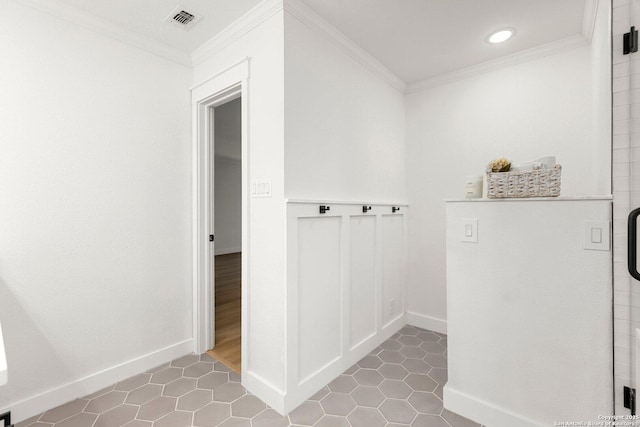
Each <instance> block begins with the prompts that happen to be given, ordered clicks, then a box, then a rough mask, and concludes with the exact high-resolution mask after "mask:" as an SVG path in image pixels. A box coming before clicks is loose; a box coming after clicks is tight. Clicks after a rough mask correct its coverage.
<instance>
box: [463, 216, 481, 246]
mask: <svg viewBox="0 0 640 427" xmlns="http://www.w3.org/2000/svg"><path fill="white" fill-rule="evenodd" d="M460 241H461V242H466V243H478V218H460Z"/></svg>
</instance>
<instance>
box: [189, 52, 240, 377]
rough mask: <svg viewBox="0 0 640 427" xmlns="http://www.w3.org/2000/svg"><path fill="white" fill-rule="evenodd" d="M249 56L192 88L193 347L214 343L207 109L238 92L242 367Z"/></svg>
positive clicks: (210, 154)
mask: <svg viewBox="0 0 640 427" xmlns="http://www.w3.org/2000/svg"><path fill="white" fill-rule="evenodd" d="M248 79H249V59H248V58H245V59H243V60H242V61H239V62H237V63H235V64H232V65H231V66H229V67H227V68H226V69H224V70H222V71H220V72H219V73H216V74H214V75H212V76H211V77H209V78H208V79H206V80H204V81H203V82H201V83H199V84H197V85H196V86H194V87H192V88H191V99H192V115H193V128H192V131H193V147H192V149H193V153H192V154H193V196H192V197H193V218H192V220H193V227H192V234H193V236H192V237H193V337H194V352H195V353H196V354H200V353H204V352H205V351H207V350H209V349H211V348H212V347H213V345H214V332H215V328H214V292H213V280H214V275H213V274H212V272H213V257H214V253H213V245H212V244H211V243H210V242H209V234H213V230H210V224H211V223H212V218H213V212H212V207H213V201H212V200H210V195H213V189H212V188H211V182H212V180H211V177H212V174H213V152H212V151H213V150H211V147H210V140H211V139H212V135H213V132H212V128H213V123H212V122H211V118H212V117H213V114H210V109H211V108H212V107H216V106H218V105H221V104H224V103H226V102H229V101H231V100H233V99H235V98H238V97H241V98H242V101H241V104H242V107H241V122H242V124H241V126H242V148H241V153H242V161H241V165H242V267H241V274H242V288H241V292H242V316H241V322H242V328H241V334H242V338H241V346H242V355H241V356H242V369H241V371H242V372H244V366H245V365H246V363H245V361H246V360H247V359H246V353H247V345H246V344H247V342H248V336H249V335H248V321H247V320H248V314H249V313H248V310H247V308H248V304H247V301H248V298H246V290H247V289H248V283H249V274H248V273H249V269H248V265H249V244H248V243H249V237H248V236H249V191H248V189H249V131H248V130H249V126H248V111H249V97H248V87H247V83H248Z"/></svg>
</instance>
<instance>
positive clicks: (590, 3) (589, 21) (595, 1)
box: [582, 0, 600, 44]
mask: <svg viewBox="0 0 640 427" xmlns="http://www.w3.org/2000/svg"><path fill="white" fill-rule="evenodd" d="M599 3H600V0H587V1H586V2H585V4H584V15H583V17H582V35H583V36H584V38H585V39H586V40H587V42H589V44H591V40H593V33H594V32H595V30H596V19H597V17H598V5H599Z"/></svg>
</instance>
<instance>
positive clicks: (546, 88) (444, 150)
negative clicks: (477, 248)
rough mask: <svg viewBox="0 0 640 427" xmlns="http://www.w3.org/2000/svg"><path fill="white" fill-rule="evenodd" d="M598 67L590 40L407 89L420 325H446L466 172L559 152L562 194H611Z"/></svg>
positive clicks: (415, 302)
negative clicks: (454, 219) (448, 225)
mask: <svg viewBox="0 0 640 427" xmlns="http://www.w3.org/2000/svg"><path fill="white" fill-rule="evenodd" d="M591 64H592V57H591V48H590V47H588V46H586V47H582V48H577V49H573V50H570V51H567V52H564V53H560V54H556V55H553V56H547V57H544V58H541V59H537V60H534V61H530V62H526V63H522V64H519V65H515V66H511V67H508V68H504V69H499V70H496V71H493V72H488V73H486V74H482V75H478V76H475V77H471V78H468V79H465V80H460V81H457V82H453V83H450V84H446V85H442V86H438V87H434V88H431V89H427V90H424V91H421V92H417V93H412V94H409V95H408V96H407V156H406V159H407V171H408V174H407V191H408V194H409V204H410V206H411V214H410V216H409V230H410V235H409V236H410V237H409V268H408V280H409V307H408V310H409V311H410V312H412V313H414V314H415V316H413V315H412V317H413V318H414V319H418V320H419V321H420V322H421V323H420V324H422V325H435V326H434V327H438V326H439V327H440V328H442V329H443V330H444V326H445V324H444V321H445V320H446V309H445V289H446V285H445V282H446V277H445V228H444V224H445V221H444V200H445V199H447V198H460V197H463V187H464V176H465V175H481V174H482V173H483V172H484V168H485V166H486V164H487V163H488V162H489V161H491V160H492V159H494V158H496V157H500V156H506V157H508V158H510V159H512V160H513V161H514V162H515V163H519V162H524V161H527V160H533V159H536V158H538V157H543V156H547V155H554V156H556V157H557V161H558V162H559V163H560V164H562V166H563V171H562V195H565V196H568V195H593V194H602V193H605V194H607V193H609V190H608V188H609V187H608V182H609V178H607V177H608V175H609V174H610V167H609V156H608V155H606V151H607V150H608V148H607V147H608V146H609V141H608V139H606V138H604V137H602V136H601V135H602V132H600V133H598V138H600V139H598V140H597V141H599V143H598V142H597V141H596V140H593V139H592V134H593V133H594V125H593V124H592V123H593V121H597V120H599V115H598V114H599V109H597V108H594V106H593V102H594V98H593V95H592V84H593V80H592V72H591ZM594 112H595V113H598V114H595V113H594ZM605 127H606V125H604V126H603V127H602V128H601V129H605ZM600 144H602V145H600ZM601 153H605V154H601ZM599 155H601V156H602V157H598V156H599ZM594 171H598V174H599V175H598V177H597V179H593V178H592V176H593V174H594Z"/></svg>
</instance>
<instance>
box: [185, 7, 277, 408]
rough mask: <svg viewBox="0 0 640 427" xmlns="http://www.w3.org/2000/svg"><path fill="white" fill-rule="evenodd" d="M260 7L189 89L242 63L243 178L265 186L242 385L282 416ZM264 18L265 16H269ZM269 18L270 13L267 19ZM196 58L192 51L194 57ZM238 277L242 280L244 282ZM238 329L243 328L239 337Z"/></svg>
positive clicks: (273, 167)
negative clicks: (245, 64)
mask: <svg viewBox="0 0 640 427" xmlns="http://www.w3.org/2000/svg"><path fill="white" fill-rule="evenodd" d="M271 3H273V7H272V6H271V4H265V7H268V8H269V9H268V13H267V14H266V15H265V18H264V19H262V20H261V21H260V24H259V25H255V26H252V27H251V30H250V31H248V32H240V34H241V35H240V36H239V37H237V38H235V39H234V41H233V42H231V43H227V44H225V45H224V46H221V47H220V48H219V49H217V50H215V52H214V53H213V54H212V55H211V56H209V57H208V59H206V60H205V61H204V62H201V63H199V64H198V65H196V67H195V68H194V70H193V71H194V84H199V83H202V82H204V81H206V80H207V79H209V78H211V77H213V76H215V75H217V74H219V73H221V72H223V71H224V70H225V69H227V68H228V67H230V66H231V65H233V64H236V63H238V61H241V60H243V59H245V58H247V57H248V58H249V61H250V65H249V79H248V85H249V87H248V88H247V89H248V97H247V98H243V99H242V102H243V103H246V105H247V108H248V116H249V117H248V126H249V130H248V144H249V153H248V162H249V177H250V179H251V180H254V179H270V180H271V193H272V197H271V198H251V199H249V207H248V208H249V230H247V232H248V233H249V251H248V254H247V255H248V258H247V259H248V264H249V273H248V278H247V285H248V289H247V293H246V294H244V297H245V298H248V301H247V302H248V307H249V313H248V325H247V326H246V327H247V329H246V330H247V333H248V337H245V338H246V339H247V340H248V343H247V347H248V353H247V358H246V359H245V360H243V372H242V376H243V378H242V380H243V384H245V386H246V387H247V388H248V389H249V390H250V391H251V392H252V393H254V394H256V395H257V396H258V397H260V398H261V399H262V400H264V401H265V402H267V403H268V404H269V405H270V406H272V407H273V408H274V409H277V410H280V411H282V409H283V407H284V406H283V405H284V403H283V399H284V393H285V326H286V323H285V321H286V305H285V300H286V294H285V285H286V281H285V238H286V228H285V225H286V221H285V218H286V206H285V203H284V59H283V49H284V48H283V42H282V40H283V17H282V5H281V4H280V5H278V4H277V2H271ZM271 12H272V13H271ZM269 13H270V14H269ZM196 53H198V52H196ZM244 279H245V278H243V280H244ZM244 331H245V329H243V333H244Z"/></svg>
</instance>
